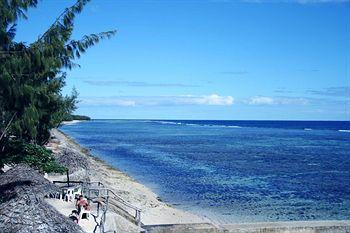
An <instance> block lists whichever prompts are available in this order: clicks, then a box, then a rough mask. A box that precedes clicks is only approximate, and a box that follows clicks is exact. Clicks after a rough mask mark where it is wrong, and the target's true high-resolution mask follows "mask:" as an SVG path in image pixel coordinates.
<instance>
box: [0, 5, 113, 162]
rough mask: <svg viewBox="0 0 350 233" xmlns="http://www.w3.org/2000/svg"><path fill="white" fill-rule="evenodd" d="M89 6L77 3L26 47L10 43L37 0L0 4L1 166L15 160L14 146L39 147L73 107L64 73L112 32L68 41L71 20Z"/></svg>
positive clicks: (73, 93)
mask: <svg viewBox="0 0 350 233" xmlns="http://www.w3.org/2000/svg"><path fill="white" fill-rule="evenodd" d="M88 2H89V0H78V1H77V2H76V3H75V4H74V5H73V6H71V7H69V8H66V9H65V11H64V12H63V13H62V14H61V15H59V16H58V17H57V19H56V20H55V21H54V22H53V24H52V25H51V26H50V27H49V28H48V30H47V31H46V32H44V33H43V34H42V35H41V36H40V37H39V39H38V40H36V41H35V42H33V43H31V44H30V45H28V46H27V45H26V44H25V43H24V42H15V41H14V36H15V34H16V22H17V21H18V20H19V19H27V16H26V14H25V13H26V12H27V10H28V9H29V8H31V7H36V6H37V0H0V152H1V154H0V155H1V156H0V167H2V165H3V163H4V162H10V163H11V162H13V161H14V159H11V158H14V157H15V156H14V155H13V154H11V151H13V150H15V148H12V146H13V145H16V146H18V145H26V144H33V145H39V146H43V145H44V144H45V143H46V142H47V140H48V139H49V137H50V133H49V131H50V129H52V128H54V127H57V126H58V125H59V124H60V123H61V121H62V120H63V119H64V118H65V117H66V116H67V114H71V113H72V111H73V110H74V109H75V108H76V103H77V102H76V101H77V100H76V98H77V92H76V90H73V92H72V95H70V96H63V95H62V94H61V90H62V88H63V87H64V85H65V78H66V74H65V73H64V72H62V69H64V68H65V69H72V68H74V67H76V66H78V65H77V64H76V63H75V62H74V61H75V60H76V59H77V58H80V56H81V54H82V53H84V52H85V51H86V50H87V49H88V48H89V47H91V46H93V45H95V44H96V43H98V42H99V41H100V40H101V39H105V38H110V37H111V36H113V35H114V34H115V33H116V32H115V31H107V32H102V33H98V34H91V35H87V36H84V37H83V38H82V39H80V40H74V39H71V35H72V31H73V26H74V18H75V16H76V15H77V14H79V13H80V12H81V11H82V10H83V8H84V6H85V5H86V4H87V3H88ZM14 141H16V142H20V143H13V142H14ZM24 157H25V156H24ZM23 160H25V158H23ZM15 161H16V162H18V161H21V160H20V159H19V160H18V158H17V159H16V160H15Z"/></svg>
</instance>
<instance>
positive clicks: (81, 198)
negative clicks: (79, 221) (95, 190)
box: [75, 195, 90, 214]
mask: <svg viewBox="0 0 350 233" xmlns="http://www.w3.org/2000/svg"><path fill="white" fill-rule="evenodd" d="M75 206H76V208H77V210H78V213H79V214H80V211H81V208H84V209H85V210H90V206H89V203H88V202H87V200H86V199H85V198H84V196H83V195H79V197H78V200H77V202H76V204H75Z"/></svg>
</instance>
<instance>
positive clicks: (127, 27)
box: [16, 0, 350, 120]
mask: <svg viewBox="0 0 350 233" xmlns="http://www.w3.org/2000/svg"><path fill="white" fill-rule="evenodd" d="M73 3H74V1H41V2H40V4H39V5H38V8H36V9H31V10H30V11H29V12H28V18H29V19H28V20H27V21H20V22H19V24H18V34H17V37H16V40H19V41H27V42H28V43H30V42H32V41H34V40H35V39H36V38H38V36H39V35H40V34H42V33H43V32H44V31H45V29H46V28H47V27H48V26H49V25H50V24H51V23H52V22H53V21H54V19H55V17H57V16H58V15H59V14H60V13H61V12H62V11H63V10H64V8H65V7H67V6H70V5H72V4H73ZM75 25H76V27H75V31H74V36H73V37H74V38H75V39H78V38H81V37H82V36H83V35H84V34H90V33H96V32H101V31H106V30H110V29H116V30H117V31H118V32H117V35H116V36H115V37H114V38H112V39H110V40H105V41H101V43H99V44H98V45H97V46H95V47H93V48H91V49H89V50H88V52H86V53H85V54H84V55H83V56H82V58H81V59H79V60H78V61H77V62H78V63H79V64H80V65H81V68H77V69H74V70H72V71H67V73H68V78H67V86H66V87H65V90H64V93H69V92H70V90H71V89H72V87H73V86H75V87H76V88H77V90H78V92H79V93H80V96H79V98H80V100H81V102H80V103H79V108H78V110H77V112H76V113H78V114H85V115H89V116H91V117H93V118H118V119H120V118H123V119H125V118H142V119H146V118H148V119H233V120H234V119H243V120H244V119H246V120H249V119H280V120H287V119H288V120H350V77H349V76H350V73H349V69H350V42H349V41H350V2H348V1H328V0H322V1H313V0H299V1H287V0H285V1H259V0H251V1H249V0H247V1H238V0H237V1H234V0H232V1H231V0H201V1H200V0H198V1H180V0H178V1H176V0H173V1H170V0H169V1H124V0H119V1H117V0H116V1H111V0H106V1H97V0H95V1H92V2H91V3H89V4H88V5H87V6H86V8H85V10H84V11H83V12H82V14H80V15H79V16H78V17H77V19H76V24H75Z"/></svg>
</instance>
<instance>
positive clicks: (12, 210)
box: [0, 164, 83, 233]
mask: <svg viewBox="0 0 350 233" xmlns="http://www.w3.org/2000/svg"><path fill="white" fill-rule="evenodd" d="M58 191H59V189H58V187H57V186H55V185H54V184H52V183H51V182H49V181H48V180H46V179H45V178H44V177H43V176H42V175H41V174H39V173H38V172H36V171H35V170H33V169H32V168H30V167H29V166H27V165H22V164H21V165H17V166H16V167H14V168H12V169H10V170H8V171H7V172H5V173H3V174H1V175H0V232H4V233H5V232H6V233H9V232H16V233H24V232H38V233H54V232H55V233H57V232H58V233H60V232H62V233H63V232H65V233H68V232H72V233H73V232H74V233H80V232H83V230H82V229H81V228H80V227H79V226H78V225H77V224H75V223H74V222H72V221H71V220H69V219H68V218H67V217H65V216H63V215H62V214H60V213H59V212H58V211H56V210H55V209H54V208H52V207H51V206H50V205H49V204H47V203H46V202H45V200H44V197H45V196H48V195H50V194H54V193H56V192H58Z"/></svg>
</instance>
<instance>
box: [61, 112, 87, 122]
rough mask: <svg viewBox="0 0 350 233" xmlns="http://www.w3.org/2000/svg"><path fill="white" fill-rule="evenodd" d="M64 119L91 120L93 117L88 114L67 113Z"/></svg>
mask: <svg viewBox="0 0 350 233" xmlns="http://www.w3.org/2000/svg"><path fill="white" fill-rule="evenodd" d="M63 120H64V121H73V120H78V121H90V120H91V118H90V117H88V116H83V115H73V114H71V115H67V116H66V117H65V118H64V119H63Z"/></svg>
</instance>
